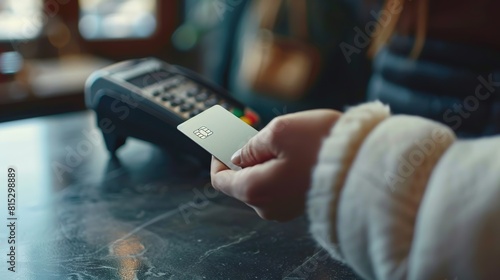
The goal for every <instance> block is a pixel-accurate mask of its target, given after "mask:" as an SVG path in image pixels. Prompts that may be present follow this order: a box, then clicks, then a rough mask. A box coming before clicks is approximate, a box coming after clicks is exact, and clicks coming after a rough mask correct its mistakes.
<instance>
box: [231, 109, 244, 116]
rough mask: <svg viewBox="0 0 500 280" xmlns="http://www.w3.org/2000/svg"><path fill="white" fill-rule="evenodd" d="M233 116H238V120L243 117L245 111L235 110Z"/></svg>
mask: <svg viewBox="0 0 500 280" xmlns="http://www.w3.org/2000/svg"><path fill="white" fill-rule="evenodd" d="M233 115H235V116H237V117H238V118H239V117H241V116H243V110H241V109H238V108H234V109H233Z"/></svg>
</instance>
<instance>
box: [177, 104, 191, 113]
mask: <svg viewBox="0 0 500 280" xmlns="http://www.w3.org/2000/svg"><path fill="white" fill-rule="evenodd" d="M193 107H194V105H193V104H192V103H184V104H182V105H181V107H180V109H181V112H187V111H189V110H191V109H193Z"/></svg>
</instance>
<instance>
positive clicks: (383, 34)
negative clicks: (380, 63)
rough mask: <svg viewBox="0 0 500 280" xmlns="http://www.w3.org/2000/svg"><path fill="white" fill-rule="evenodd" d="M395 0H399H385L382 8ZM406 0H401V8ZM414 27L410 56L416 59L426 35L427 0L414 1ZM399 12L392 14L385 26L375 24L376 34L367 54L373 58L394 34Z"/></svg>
mask: <svg viewBox="0 0 500 280" xmlns="http://www.w3.org/2000/svg"><path fill="white" fill-rule="evenodd" d="M396 1H400V0H385V2H384V5H383V9H388V7H389V6H391V5H394V4H395V3H396ZM406 1H407V0H403V1H402V2H401V9H404V5H405V2H406ZM416 5H417V7H416V13H417V17H416V28H415V43H414V44H413V48H412V50H411V52H410V57H411V58H413V59H417V58H418V56H419V55H420V53H421V52H422V49H423V47H424V43H425V37H426V35H427V18H428V13H429V0H417V3H416ZM401 13H402V11H401V12H400V13H397V14H394V15H393V18H392V20H390V21H389V23H388V24H387V26H385V27H382V25H380V24H379V25H378V26H377V30H376V31H375V34H377V36H376V37H375V38H374V39H373V41H372V44H371V46H370V48H369V49H368V56H369V57H371V58H373V57H374V56H375V55H376V54H377V53H378V52H379V51H380V49H381V48H382V47H383V46H385V44H387V42H388V41H389V40H390V38H391V36H392V35H393V34H394V30H395V29H396V25H397V23H398V21H399V18H400V15H401Z"/></svg>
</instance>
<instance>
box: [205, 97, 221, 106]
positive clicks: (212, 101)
mask: <svg viewBox="0 0 500 280" xmlns="http://www.w3.org/2000/svg"><path fill="white" fill-rule="evenodd" d="M217 102H219V100H218V99H217V97H211V98H210V99H208V100H207V101H205V106H206V107H212V106H214V105H215V104H217Z"/></svg>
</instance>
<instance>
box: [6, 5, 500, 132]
mask: <svg viewBox="0 0 500 280" xmlns="http://www.w3.org/2000/svg"><path fill="white" fill-rule="evenodd" d="M450 3H451V1H446V0H441V1H437V2H436V3H434V2H433V3H432V4H429V1H428V0H420V1H398V0H387V1H378V0H356V1H354V0H353V1H347V0H335V1H326V0H311V1H300V0H298V1H290V0H276V1H258V0H254V1H252V0H185V1H177V0H169V1H159V0H108V1H103V0H0V122H4V121H9V120H15V119H21V118H27V117H36V116H41V115H48V114H56V113H62V112H68V111H76V110H84V109H85V108H84V102H83V89H84V81H85V79H86V78H87V77H88V75H89V74H90V73H92V71H94V70H96V69H99V68H102V67H103V66H106V65H109V64H112V63H114V62H117V61H120V60H125V59H132V58H141V57H148V56H153V57H158V58H160V59H162V60H165V61H166V62H168V63H172V64H179V65H182V66H185V67H188V68H191V69H193V70H194V71H196V72H199V73H201V74H202V75H203V76H205V77H206V78H207V79H209V80H210V81H212V82H214V83H217V84H219V85H221V86H223V87H225V88H227V89H228V90H229V91H230V92H231V93H232V94H233V95H234V96H235V97H236V98H237V99H239V100H240V101H242V102H243V103H245V104H247V105H248V106H249V107H251V108H253V109H254V110H256V111H257V112H258V113H259V114H260V115H261V117H262V119H263V120H264V122H267V121H269V120H270V119H272V118H273V117H276V116H277V115H281V114H284V113H290V112H294V111H298V110H305V109H310V108H319V107H321V108H333V109H338V110H343V109H345V108H346V106H349V105H353V104H357V103H360V102H363V101H365V100H374V99H379V100H382V101H383V102H385V103H389V104H390V105H391V108H392V110H393V111H394V112H395V113H406V114H413V115H420V116H424V117H427V118H431V119H434V120H437V121H440V122H443V123H446V124H448V125H450V126H451V127H453V129H455V130H456V131H457V132H459V133H461V135H465V136H477V135H486V134H496V133H498V132H499V131H500V125H499V123H500V121H499V120H500V105H499V104H500V101H499V100H500V98H498V94H496V93H495V92H494V91H495V90H492V86H491V83H492V80H495V79H496V78H495V77H497V76H498V77H499V78H498V80H500V75H499V73H498V71H497V69H499V67H500V56H499V52H498V51H497V50H498V49H499V48H500V39H498V38H500V37H498V36H493V35H494V34H495V32H496V30H498V28H497V27H500V26H498V23H496V22H497V21H495V20H494V18H495V15H494V14H493V13H492V12H491V11H493V10H495V9H496V8H500V7H499V6H500V5H499V4H498V3H496V2H495V1H485V0H481V1H480V3H479V2H478V3H477V5H474V6H473V7H469V6H467V1H458V2H457V3H455V2H453V3H455V4H453V7H454V8H453V9H452V10H450V9H448V8H449V4H450ZM403 4H404V5H403ZM403 6H404V8H405V9H404V10H403ZM378 27H383V28H378ZM379 31H380V32H379ZM372 39H373V40H372ZM385 43H388V44H385ZM374 46H375V47H378V49H377V48H375V49H376V50H377V52H373V47H374ZM381 46H384V47H381ZM370 52H372V53H371V54H370ZM375 54H376V55H375ZM367 57H372V58H373V61H372V60H371V59H368V58H367ZM484 80H486V81H489V84H490V86H488V85H483V86H484V87H486V88H487V89H488V90H489V91H490V92H491V93H492V94H491V96H490V95H488V98H486V100H482V99H481V98H478V97H474V96H475V90H476V88H477V87H478V86H479V85H482V84H484V83H483V81H484ZM495 87H496V85H495ZM468 97H471V98H472V99H471V98H469V99H467V98H468ZM474 98H475V99H474ZM469 113H474V114H469Z"/></svg>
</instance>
